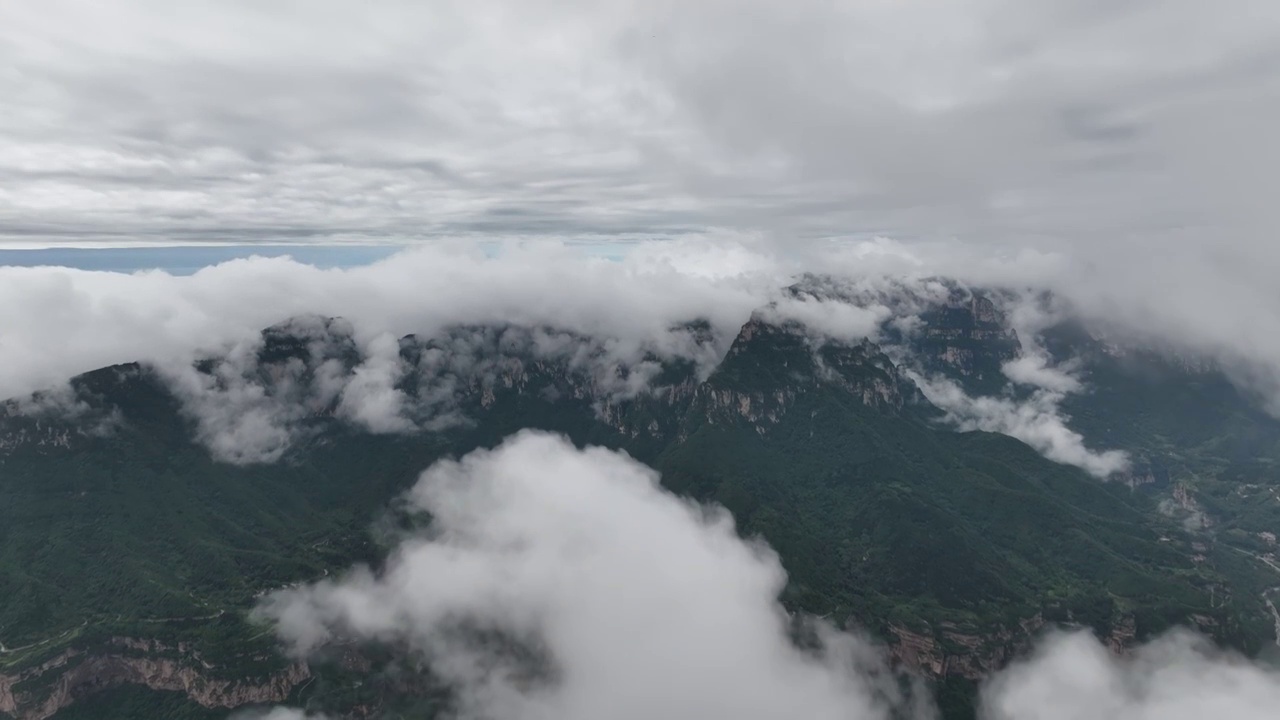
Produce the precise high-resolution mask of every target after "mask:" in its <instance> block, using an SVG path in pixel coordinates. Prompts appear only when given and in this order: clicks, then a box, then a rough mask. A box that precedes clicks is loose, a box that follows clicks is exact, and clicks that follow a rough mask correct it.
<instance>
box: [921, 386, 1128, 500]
mask: <svg viewBox="0 0 1280 720" xmlns="http://www.w3.org/2000/svg"><path fill="white" fill-rule="evenodd" d="M909 375H910V377H911V379H912V380H914V381H915V383H916V385H918V386H919V387H920V390H921V391H922V392H923V393H924V395H925V397H927V398H928V399H929V402H932V403H933V404H934V405H937V406H938V407H939V408H941V409H942V410H943V411H945V412H946V418H945V419H946V420H947V422H949V423H951V424H953V425H955V426H956V427H957V428H958V429H959V430H961V431H969V430H982V431H985V432H995V433H1001V434H1003V435H1009V436H1011V437H1015V438H1017V439H1019V440H1021V441H1022V442H1024V443H1026V444H1028V445H1030V446H1031V447H1033V448H1035V449H1036V451H1037V452H1039V453H1040V454H1042V455H1044V456H1045V457H1047V458H1049V459H1050V460H1053V461H1055V462H1060V463H1065V464H1067V465H1074V466H1076V467H1078V468H1081V469H1082V470H1084V471H1086V472H1088V473H1089V474H1091V475H1094V476H1096V477H1100V478H1106V477H1108V476H1110V475H1111V474H1112V473H1116V472H1120V471H1121V470H1124V469H1126V468H1128V466H1129V456H1128V454H1127V453H1125V452H1124V451H1121V450H1105V451H1102V452H1097V451H1094V450H1090V449H1089V448H1088V447H1086V446H1085V443H1084V437H1083V436H1082V435H1080V433H1078V432H1075V431H1074V430H1072V429H1070V428H1068V427H1067V425H1066V419H1065V418H1064V417H1063V416H1062V413H1061V412H1060V410H1059V404H1060V403H1061V402H1062V398H1063V393H1061V392H1055V391H1053V390H1037V391H1035V392H1034V393H1032V394H1031V396H1030V397H1028V398H1026V399H1025V400H1017V399H1014V398H1009V397H999V396H985V397H971V396H969V395H968V394H966V393H965V391H964V389H963V388H961V387H960V386H959V385H958V384H956V383H955V382H954V381H952V380H949V379H947V378H943V377H932V378H930V377H924V376H922V375H920V374H918V373H909ZM1051 377H1054V378H1056V377H1057V376H1056V375H1053V376H1051ZM1037 379H1038V380H1043V379H1044V378H1043V377H1037Z"/></svg>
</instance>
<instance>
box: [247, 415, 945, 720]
mask: <svg viewBox="0 0 1280 720" xmlns="http://www.w3.org/2000/svg"><path fill="white" fill-rule="evenodd" d="M409 500H410V504H411V506H412V507H413V508H414V509H420V510H425V511H427V512H429V513H430V514H431V517H432V518H433V526H432V528H431V531H430V533H426V534H420V535H416V536H413V537H409V538H407V539H405V540H404V542H403V543H402V544H401V545H400V547H399V548H398V549H397V550H395V551H394V553H393V554H392V556H391V557H390V559H389V560H388V562H387V565H386V568H385V569H384V570H383V571H380V572H377V573H374V572H372V571H369V570H354V571H352V572H351V573H349V574H348V575H347V576H345V577H343V578H341V579H339V580H335V581H325V582H321V583H318V584H314V585H310V586H304V587H301V588H294V589H289V590H282V591H279V592H277V593H274V594H272V595H270V596H268V598H267V599H266V601H265V604H264V605H263V606H262V607H261V609H260V612H261V613H262V614H263V615H265V616H267V617H270V618H272V619H274V620H275V621H276V623H277V628H278V630H279V632H280V634H281V636H282V637H283V638H284V639H285V640H286V641H287V642H288V643H289V644H290V646H291V647H292V648H293V650H294V651H295V652H297V653H300V654H304V655H305V654H307V653H308V652H309V651H313V650H315V649H317V648H319V647H321V646H323V645H324V644H326V643H328V642H331V641H334V640H337V639H344V640H345V639H355V640H364V641H381V642H390V643H396V644H403V645H406V646H408V647H411V648H413V649H414V650H415V651H417V652H419V653H421V654H422V655H423V657H425V659H427V660H428V662H429V663H430V664H431V667H432V670H433V672H434V673H435V674H437V675H438V676H440V677H441V678H442V679H443V680H445V681H447V682H448V683H449V684H450V685H451V686H453V687H454V688H455V690H456V691H457V693H458V696H457V702H458V704H459V708H458V709H459V715H460V717H463V718H481V717H484V718H499V719H500V718H520V719H521V720H530V719H533V718H547V719H548V720H549V719H550V718H559V719H563V720H573V719H575V718H583V719H584V720H585V719H587V718H599V717H605V716H608V717H615V718H624V719H625V718H653V717H667V718H707V717H741V718H776V717H780V716H782V715H790V714H798V715H801V716H804V717H811V718H833V719H834V718H868V719H870V718H887V717H889V712H890V710H891V708H893V709H898V710H907V711H917V712H916V716H917V717H929V716H930V715H929V713H928V711H927V705H922V704H919V701H920V698H915V699H914V702H916V703H917V704H915V705H913V704H912V702H913V700H912V699H911V698H908V697H905V696H903V695H902V693H901V692H900V690H899V686H898V684H897V683H896V681H895V680H894V678H893V676H892V675H891V674H890V673H889V672H888V671H887V669H886V667H885V666H884V664H883V661H882V660H881V659H880V658H879V657H878V655H877V653H876V652H875V651H874V650H873V649H871V648H870V647H869V646H868V645H866V644H865V643H864V642H863V641H862V640H859V639H857V638H855V637H853V636H851V635H848V634H844V633H840V632H837V631H835V630H834V629H832V628H829V627H826V626H824V625H821V624H818V625H816V626H815V628H816V630H817V632H818V634H819V636H820V637H821V639H822V641H823V642H822V648H821V649H819V650H817V651H814V652H809V651H802V650H800V649H799V648H797V646H796V645H795V644H794V643H793V641H792V639H791V635H790V632H791V630H790V628H791V627H792V624H791V619H790V618H789V617H788V615H787V613H786V612H785V611H784V610H783V608H782V607H781V606H780V605H779V603H778V593H779V592H780V591H781V590H782V587H783V585H784V583H785V576H784V573H783V571H782V568H781V566H780V564H779V562H778V558H777V556H776V555H775V554H774V553H773V551H772V550H770V549H769V548H767V547H765V546H763V545H761V544H759V543H756V542H750V541H744V540H742V539H740V538H739V537H738V536H737V534H736V532H735V529H734V524H733V520H732V518H731V517H730V516H729V515H728V513H727V512H726V511H725V510H723V509H722V508H718V507H714V506H702V505H697V504H694V503H692V502H690V501H686V500H682V499H679V498H677V497H675V496H673V495H671V494H669V493H667V492H666V491H664V490H663V489H661V487H660V486H659V485H658V478H657V476H656V474H655V473H654V472H653V471H652V470H650V469H649V468H647V467H645V466H643V465H641V464H639V463H637V462H635V461H633V460H631V459H629V458H628V457H626V456H625V455H623V454H621V453H615V452H612V451H608V450H604V449H600V448H587V449H584V450H579V449H576V448H574V447H573V446H572V445H571V444H570V443H569V442H568V441H567V440H566V439H563V438H560V437H558V436H552V435H548V434H543V433H535V432H528V431H525V432H522V433H519V434H517V435H515V436H513V437H511V438H509V439H508V440H507V441H505V442H504V443H503V444H502V445H501V446H499V447H498V448H497V449H495V450H491V451H486V450H481V451H476V452H473V453H471V454H469V455H467V456H466V457H464V458H462V459H461V460H459V461H445V462H441V463H438V464H436V465H434V466H433V467H432V468H431V469H429V470H428V471H427V472H425V473H424V474H423V475H422V477H421V479H420V480H419V482H418V484H417V485H416V486H415V487H414V488H413V490H412V491H411V492H410V493H409ZM499 638H505V642H502V641H499ZM512 644H514V645H515V646H518V647H520V648H522V650H521V651H520V652H512V651H511V648H512V646H513V645H512ZM530 657H533V658H536V660H535V661H534V662H533V663H532V664H531V663H530V660H529V658H530Z"/></svg>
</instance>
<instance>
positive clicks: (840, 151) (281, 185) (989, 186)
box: [0, 0, 1280, 261]
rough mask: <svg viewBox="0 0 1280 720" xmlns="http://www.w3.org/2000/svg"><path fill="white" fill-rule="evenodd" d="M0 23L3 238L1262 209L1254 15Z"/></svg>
mask: <svg viewBox="0 0 1280 720" xmlns="http://www.w3.org/2000/svg"><path fill="white" fill-rule="evenodd" d="M0 33H3V35H2V37H3V42H0V65H3V67H5V68H6V72H4V73H0V98H3V100H0V103H2V105H0V108H2V109H3V110H4V111H3V112H0V135H3V136H4V137H5V140H6V142H5V143H4V144H3V145H4V146H3V149H0V188H3V189H0V236H3V237H7V238H9V239H12V240H27V241H30V240H33V239H34V240H36V241H42V240H50V239H94V238H101V237H115V238H142V239H153V240H177V241H182V240H190V239H210V238H218V239H227V240H257V239H263V238H276V239H285V240H288V239H301V240H305V239H311V238H316V237H326V238H380V237H388V236H395V237H417V236H423V235H432V234H439V233H446V234H452V233H468V232H482V233H491V234H543V233H555V234H568V235H607V236H624V237H625V236H631V235H636V234H639V235H649V234H658V235H670V234H681V233H685V232H688V231H690V230H696V229H705V228H707V227H727V228H736V229H739V230H746V231H750V232H764V233H766V234H771V235H776V236H777V237H779V238H792V237H798V236H813V235H847V234H851V233H867V232H872V233H875V232H879V233H884V234H889V235H893V236H896V237H900V238H907V239H909V238H915V237H925V238H934V239H938V238H951V237H959V238H961V239H962V240H964V241H965V242H975V243H995V244H1018V245H1023V244H1028V243H1029V244H1035V245H1038V246H1041V247H1045V248H1050V249H1058V250H1060V249H1064V248H1070V249H1072V250H1073V251H1078V250H1081V249H1082V248H1083V249H1085V254H1086V255H1087V256H1088V257H1089V258H1090V259H1097V258H1098V257H1107V256H1109V255H1110V254H1111V253H1112V252H1113V251H1114V250H1115V246H1116V245H1117V244H1120V245H1122V246H1124V247H1125V248H1128V250H1126V252H1130V251H1131V252H1137V253H1140V254H1145V253H1160V254H1163V253H1165V252H1167V251H1168V250H1169V249H1170V248H1173V247H1177V248H1187V247H1191V248H1196V249H1197V250H1202V251H1208V250H1209V249H1210V247H1209V246H1210V244H1214V245H1222V244H1227V245H1230V246H1232V249H1231V250H1228V251H1227V252H1225V253H1224V254H1223V257H1224V259H1229V258H1230V257H1231V256H1232V255H1233V251H1234V250H1238V249H1240V248H1241V247H1244V246H1246V245H1247V246H1248V247H1249V248H1251V249H1252V250H1255V251H1262V250H1263V246H1264V243H1266V242H1267V240H1268V238H1269V234H1270V231H1271V230H1272V228H1274V227H1275V226H1276V220H1277V219H1278V218H1277V215H1276V213H1277V209H1276V204H1275V203H1274V202H1272V201H1271V198H1272V195H1273V194H1274V189H1275V187H1274V185H1275V184H1274V182H1272V181H1271V180H1270V178H1271V176H1272V175H1273V172H1272V169H1273V168H1274V167H1275V166H1276V165H1277V160H1280V157H1278V156H1277V152H1280V151H1278V150H1277V145H1276V143H1274V142H1271V141H1270V133H1271V128H1272V127H1274V125H1275V124H1276V121H1277V119H1278V118H1277V115H1278V112H1277V111H1280V80H1277V78H1280V73H1277V72H1276V70H1277V67H1278V66H1280V55H1277V53H1276V51H1275V47H1276V40H1277V39H1278V38H1280V10H1278V9H1277V7H1276V5H1275V4H1274V3H1271V2H1267V1H1266V0H1234V2H1232V3H1231V4H1230V6H1229V7H1221V6H1217V5H1214V4H1211V3H1204V2H1199V1H1198V0H1162V1H1160V2H1156V1H1154V0H1126V1H1125V2H1093V1H1090V2H1079V1H1078V0H1034V1H1032V2H1025V1H1021V0H960V1H955V0H918V1H916V2H889V1H886V0H870V1H868V2H859V3H843V4H841V3H836V4H833V3H828V2H823V1H821V0H796V1H795V2H788V3H782V4H780V3H776V2H771V1H769V0H746V1H745V2H742V1H738V0H734V1H730V0H698V1H697V2H679V3H677V2H672V1H671V0H658V1H656V2H654V1H649V0H646V1H643V2H641V1H640V0H606V1H605V2H581V1H579V0H533V1H531V2H479V3H475V2H459V1H453V0H433V1H429V2H412V3H411V2H388V3H380V4H379V5H378V6H377V7H376V8H370V7H368V6H365V5H361V4H358V3H348V2H338V1H335V0H326V1H324V2H318V3H306V4H302V3H292V2H288V3H271V4H268V5H263V4H261V3H252V2H247V1H243V0H238V1H235V2H214V1H213V0H202V1H200V2H190V3H183V4H182V5H181V6H176V7H174V6H169V5H164V4H159V3H155V2H150V1H149V0H130V1H129V2H123V3H113V4H112V6H111V7H110V8H106V7H103V6H102V5H101V4H99V3H93V2H89V1H88V0H50V1H49V2H41V3H35V4H31V3H9V4H6V6H5V7H4V8H3V9H0ZM1267 254H1268V256H1269V258H1270V259H1271V260H1272V261H1275V260H1276V253H1275V251H1267Z"/></svg>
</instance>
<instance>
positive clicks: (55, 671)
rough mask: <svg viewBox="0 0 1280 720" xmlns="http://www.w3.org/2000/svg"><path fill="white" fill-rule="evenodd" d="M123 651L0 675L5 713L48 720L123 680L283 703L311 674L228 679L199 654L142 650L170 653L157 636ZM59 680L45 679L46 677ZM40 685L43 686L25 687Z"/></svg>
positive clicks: (224, 703)
mask: <svg viewBox="0 0 1280 720" xmlns="http://www.w3.org/2000/svg"><path fill="white" fill-rule="evenodd" d="M113 644H114V645H116V646H118V647H119V651H105V652H104V651H93V652H86V651H82V650H75V649H72V650H67V651H65V652H63V653H61V654H59V655H57V656H56V657H54V658H52V659H50V660H47V661H45V662H44V663H42V664H40V665H38V666H36V667H33V668H29V669H27V670H25V671H23V672H21V673H17V674H14V675H0V712H4V713H8V714H9V715H11V716H13V717H14V718H17V719H18V720H44V719H45V718H48V717H51V716H53V714H54V713H56V712H58V711H59V710H61V709H63V708H65V707H67V706H69V705H71V704H72V703H74V702H75V701H76V700H77V699H79V698H83V697H85V696H86V695H90V694H92V693H94V692H96V691H99V690H103V689H105V688H109V687H115V686H119V685H129V684H132V685H143V686H145V687H148V688H151V689H152V690H164V691H171V692H179V693H182V694H184V695H186V696H187V697H188V698H190V699H191V700H192V701H194V702H196V703H198V704H200V705H201V706H203V707H207V708H228V709H230V708H236V707H240V706H243V705H252V704H260V703H278V702H282V701H283V700H285V698H287V697H288V696H289V693H290V691H292V690H293V688H294V687H296V686H297V685H299V684H301V683H302V682H305V681H306V680H307V679H308V678H309V677H311V672H310V670H309V669H308V667H307V666H306V665H305V664H302V663H294V664H292V665H290V666H288V667H287V668H285V669H284V670H283V671H281V672H278V673H276V674H274V675H271V676H270V677H266V678H259V679H226V678H219V677H214V676H212V675H210V674H209V673H208V671H207V670H205V669H201V668H198V667H196V665H197V664H201V663H199V661H198V658H197V657H196V656H194V655H191V654H188V655H187V656H186V657H184V658H178V657H157V656H148V655H141V654H133V653H129V652H128V651H134V653H140V652H160V651H163V652H165V654H166V655H168V654H171V652H170V651H173V650H177V649H176V648H167V647H165V646H163V645H161V644H159V643H157V642H155V641H152V640H138V639H134V638H116V639H115V642H113ZM50 675H53V676H55V677H54V679H52V681H50V682H44V681H45V680H46V679H47V676H50ZM33 682H34V683H35V684H38V687H39V689H30V690H28V689H24V687H23V686H24V685H31V684H33Z"/></svg>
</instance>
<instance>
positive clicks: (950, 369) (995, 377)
mask: <svg viewBox="0 0 1280 720" xmlns="http://www.w3.org/2000/svg"><path fill="white" fill-rule="evenodd" d="M920 321H921V325H920V327H919V329H918V332H917V333H916V334H915V336H914V337H912V338H911V339H910V341H909V344H910V345H911V348H912V350H913V351H914V353H915V355H916V357H917V361H918V362H920V363H921V364H922V365H923V366H924V368H925V369H926V370H930V371H933V372H941V373H943V374H945V375H948V376H950V377H952V378H955V379H957V380H960V381H962V383H963V384H965V385H967V386H970V387H972V388H974V389H978V390H993V389H998V388H999V387H1000V386H1002V385H1003V384H1004V382H1005V379H1004V376H1003V374H1002V372H1001V366H1002V365H1004V363H1006V362H1008V361H1010V360H1013V359H1015V358H1017V357H1018V354H1019V353H1020V351H1021V343H1020V341H1019V339H1018V334H1017V332H1015V331H1014V330H1012V329H1010V328H1008V327H1007V320H1006V318H1005V317H1004V314H1003V313H1001V312H1000V309H999V308H998V307H997V306H996V304H995V303H994V302H992V301H991V300H990V299H989V298H987V297H985V296H982V295H978V294H967V293H966V294H964V295H962V296H960V297H957V298H953V299H952V301H951V302H948V303H946V304H943V305H941V306H936V307H933V308H930V309H928V310H926V311H924V312H922V313H920Z"/></svg>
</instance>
